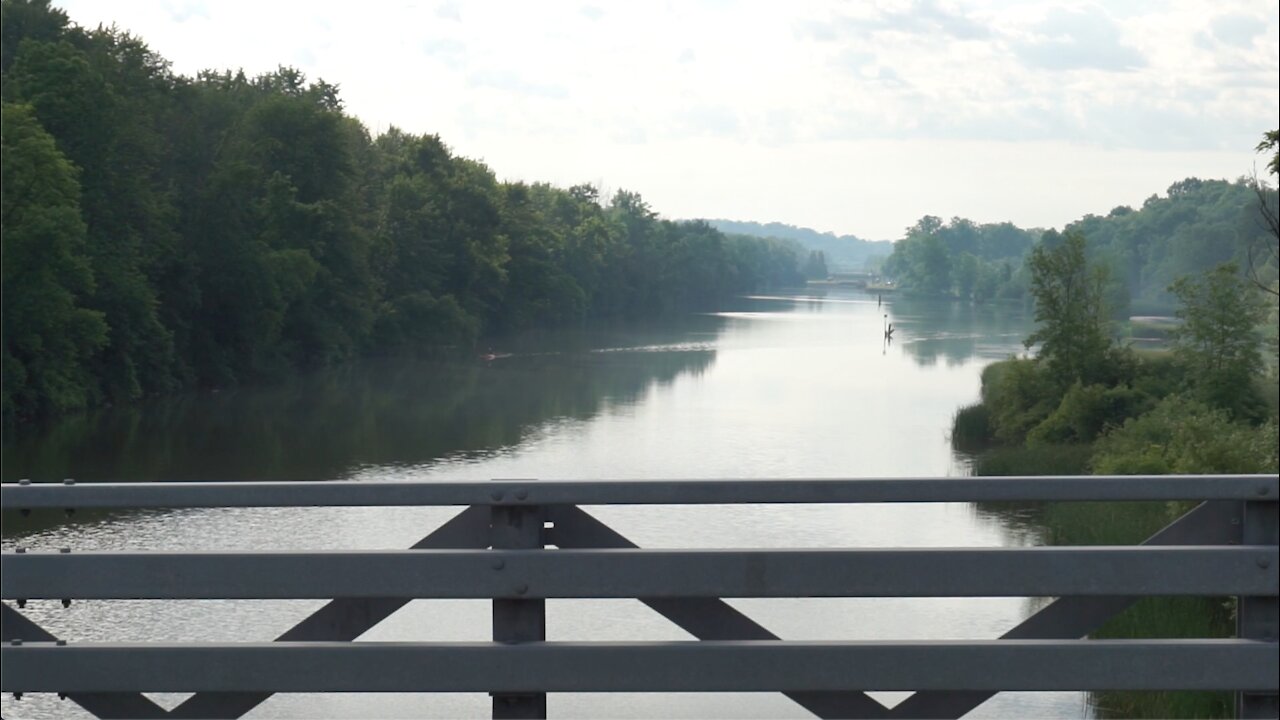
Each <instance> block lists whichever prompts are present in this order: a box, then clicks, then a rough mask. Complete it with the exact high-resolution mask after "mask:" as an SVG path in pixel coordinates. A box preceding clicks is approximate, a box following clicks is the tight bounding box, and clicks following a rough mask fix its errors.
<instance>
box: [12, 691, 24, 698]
mask: <svg viewBox="0 0 1280 720" xmlns="http://www.w3.org/2000/svg"><path fill="white" fill-rule="evenodd" d="M13 699H14V700H21V699H22V693H20V692H16V693H14V694H13Z"/></svg>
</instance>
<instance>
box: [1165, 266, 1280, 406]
mask: <svg viewBox="0 0 1280 720" xmlns="http://www.w3.org/2000/svg"><path fill="white" fill-rule="evenodd" d="M1169 291H1170V292H1171V293H1173V295H1175V296H1176V297H1177V298H1178V299H1179V301H1181V307H1180V308H1179V309H1178V312H1177V314H1178V317H1179V318H1181V319H1182V326H1181V327H1179V328H1178V329H1177V330H1176V331H1175V335H1174V337H1175V344H1174V350H1173V351H1174V355H1175V357H1177V359H1178V360H1179V362H1180V363H1181V364H1182V365H1183V366H1184V367H1185V368H1186V370H1187V377H1188V378H1190V379H1191V382H1192V384H1193V387H1194V390H1195V392H1196V395H1197V396H1198V397H1200V398H1201V399H1203V400H1204V401H1206V402H1208V403H1209V404H1210V405H1212V406H1214V407H1217V408H1221V409H1224V410H1227V411H1229V412H1230V413H1232V414H1233V415H1234V416H1236V417H1250V418H1258V417H1260V416H1261V414H1262V413H1263V412H1264V408H1262V407H1261V401H1260V400H1259V399H1258V397H1257V393H1256V392H1255V391H1254V387H1253V377H1254V375H1256V374H1258V373H1260V372H1261V371H1262V369H1263V366H1262V353H1261V350H1260V348H1261V345H1262V338H1261V337H1260V335H1259V333H1258V331H1257V327H1258V326H1259V325H1261V324H1262V322H1263V321H1264V320H1265V319H1266V317H1267V315H1266V308H1265V306H1264V305H1263V303H1262V302H1261V298H1260V297H1259V296H1258V295H1257V294H1256V293H1255V292H1254V290H1253V288H1251V287H1250V286H1249V284H1248V283H1247V282H1246V281H1245V280H1244V279H1243V278H1242V277H1240V273H1239V268H1238V267H1237V266H1236V265H1234V264H1232V263H1227V264H1224V265H1219V266H1218V267H1217V268H1214V269H1213V270H1211V271H1209V272H1208V273H1205V274H1204V275H1201V276H1200V277H1196V278H1191V277H1184V278H1180V279H1179V280H1178V281H1177V282H1175V283H1174V284H1173V285H1172V286H1170V288H1169Z"/></svg>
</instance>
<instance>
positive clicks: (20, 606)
mask: <svg viewBox="0 0 1280 720" xmlns="http://www.w3.org/2000/svg"><path fill="white" fill-rule="evenodd" d="M26 606H27V599H26V598H18V609H19V610H21V609H23V608H25V607H26Z"/></svg>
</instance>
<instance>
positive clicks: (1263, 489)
mask: <svg viewBox="0 0 1280 720" xmlns="http://www.w3.org/2000/svg"><path fill="white" fill-rule="evenodd" d="M1270 492H1271V488H1269V487H1267V486H1266V485H1259V486H1258V494H1259V495H1267V494H1269V493H1270Z"/></svg>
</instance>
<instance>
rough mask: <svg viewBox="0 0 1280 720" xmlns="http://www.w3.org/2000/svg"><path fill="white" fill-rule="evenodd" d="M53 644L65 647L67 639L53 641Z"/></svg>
mask: <svg viewBox="0 0 1280 720" xmlns="http://www.w3.org/2000/svg"><path fill="white" fill-rule="evenodd" d="M54 645H57V646H58V647H66V646H67V641H66V640H59V641H57V642H55V643H54Z"/></svg>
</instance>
